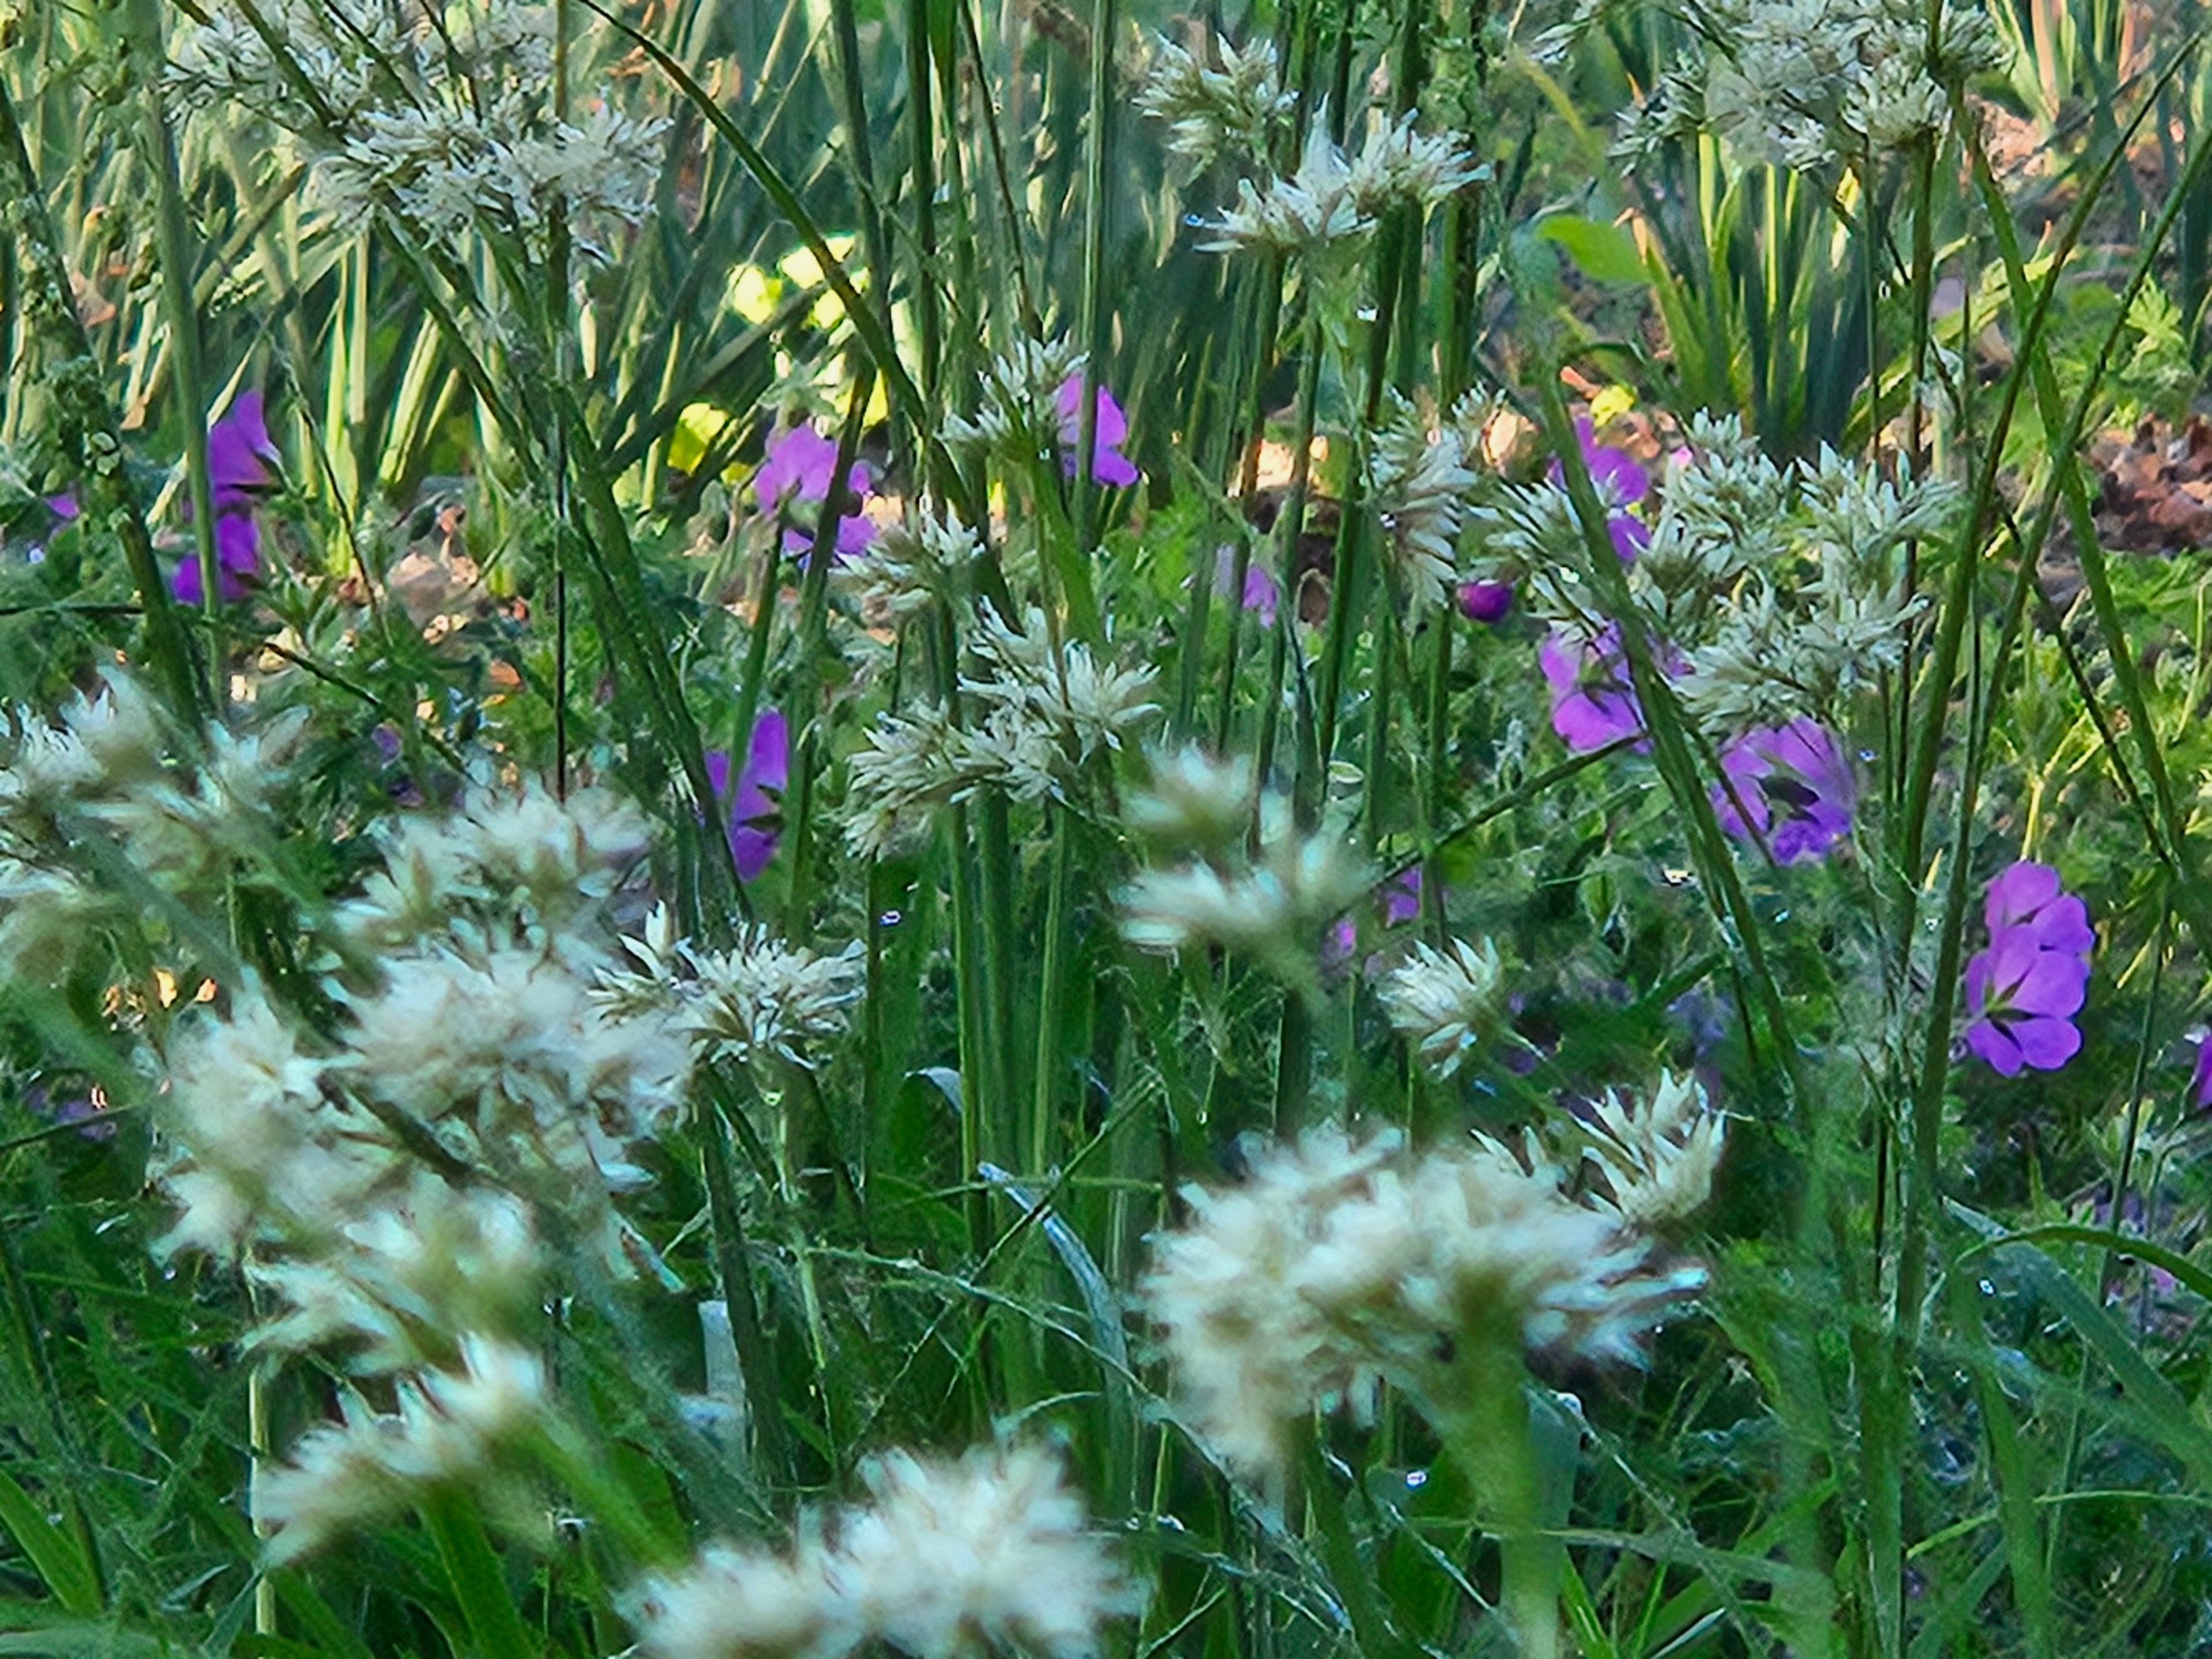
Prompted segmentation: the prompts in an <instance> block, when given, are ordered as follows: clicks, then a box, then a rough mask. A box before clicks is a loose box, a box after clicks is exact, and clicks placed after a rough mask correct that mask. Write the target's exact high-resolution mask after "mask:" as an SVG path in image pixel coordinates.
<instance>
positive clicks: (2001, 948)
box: [1966, 933, 2089, 1077]
mask: <svg viewBox="0 0 2212 1659" xmlns="http://www.w3.org/2000/svg"><path fill="white" fill-rule="evenodd" d="M2088 986H2089V963H2088V961H2087V958H2086V957H2079V956H2075V955H2074V954H2073V953H2072V952H2070V951H2045V950H2043V949H2040V948H2039V946H2038V945H2036V943H2035V941H2034V940H2033V939H2031V938H2029V937H2028V936H2027V934H2025V933H2004V934H2001V935H1998V936H1996V938H1993V939H1991V940H1990V948H1989V949H1988V950H1986V951H1982V952H1980V953H1979V954H1978V955H1977V956H1976V957H1974V958H1973V960H1972V961H1971V962H1969V963H1967V964H1966V1014H1967V1018H1968V1019H1969V1021H1970V1023H1969V1024H1968V1025H1967V1027H1966V1047H1967V1048H1970V1049H1972V1051H1973V1052H1974V1053H1975V1054H1978V1055H1979V1056H1980V1057H1981V1058H1982V1059H1984V1060H1987V1061H1988V1062H1989V1063H1990V1065H1991V1066H1994V1067H1995V1068H1996V1070H1997V1071H1998V1072H2000V1073H2003V1075H2005V1076H2006V1077H2015V1076H2017V1075H2018V1074H2019V1073H2020V1069H2021V1066H2033V1067H2034V1068H2035V1069H2036V1070H2037V1071H2039V1072H2055V1071H2057V1069H2058V1068H2059V1067H2060V1066H2063V1065H2064V1064H2065V1063H2066V1062H2067V1061H2068V1060H2071V1059H2073V1058H2074V1056H2075V1054H2078V1053H2080V1052H2081V1032H2080V1030H2077V1029H2076V1028H2075V1024H2074V1020H2073V1016H2074V1015H2075V1014H2076V1013H2079V1012H2081V1003H2082V1000H2083V998H2084V997H2085V996H2086V995H2087V992H2088Z"/></svg>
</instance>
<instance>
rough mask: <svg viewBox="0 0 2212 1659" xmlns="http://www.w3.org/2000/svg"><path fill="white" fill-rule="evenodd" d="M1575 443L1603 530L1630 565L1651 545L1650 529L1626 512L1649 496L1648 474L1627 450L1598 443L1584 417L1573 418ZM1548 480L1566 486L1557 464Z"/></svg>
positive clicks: (1562, 473) (1649, 476) (1563, 475)
mask: <svg viewBox="0 0 2212 1659" xmlns="http://www.w3.org/2000/svg"><path fill="white" fill-rule="evenodd" d="M1575 441H1576V442H1577V444H1578V445H1579V446H1580V447H1581V448H1582V452H1583V465H1584V466H1585V467H1586V468H1588V469H1589V476H1590V483H1592V484H1593V485H1595V487H1596V489H1597V495H1598V500H1600V501H1602V502H1604V503H1605V505H1606V507H1607V518H1606V523H1605V527H1606V532H1607V534H1608V535H1609V536H1611V537H1612V538H1613V551H1614V552H1615V553H1617V554H1619V555H1620V562H1622V563H1623V564H1632V563H1634V562H1635V561H1636V556H1637V555H1638V553H1641V552H1642V551H1643V550H1644V549H1645V548H1647V547H1649V546H1650V544H1651V526H1650V525H1648V524H1646V523H1644V520H1641V519H1639V518H1638V517H1637V516H1636V514H1635V513H1632V512H1630V511H1628V510H1627V509H1629V508H1630V507H1634V506H1636V505H1637V504H1638V502H1640V501H1643V500H1644V497H1645V496H1647V495H1650V493H1651V475H1650V473H1649V472H1646V471H1644V466H1643V464H1642V463H1641V462H1639V461H1638V459H1636V457H1634V456H1633V455H1632V454H1630V453H1628V452H1627V451H1626V450H1625V449H1615V448H1614V447H1613V446H1611V445H1610V444H1601V443H1600V442H1598V441H1597V428H1596V426H1595V424H1593V423H1592V422H1591V420H1590V418H1589V416H1587V415H1577V416H1576V417H1575ZM1551 478H1552V482H1553V483H1554V484H1558V485H1560V486H1561V487H1563V488H1564V487H1565V483H1566V471H1565V468H1563V467H1562V466H1561V465H1559V462H1557V461H1553V463H1552V471H1551Z"/></svg>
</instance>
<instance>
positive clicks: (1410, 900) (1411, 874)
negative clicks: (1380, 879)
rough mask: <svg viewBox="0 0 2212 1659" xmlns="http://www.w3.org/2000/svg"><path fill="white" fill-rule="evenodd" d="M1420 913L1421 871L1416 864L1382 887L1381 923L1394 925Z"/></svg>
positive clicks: (1411, 918) (1389, 925)
mask: <svg viewBox="0 0 2212 1659" xmlns="http://www.w3.org/2000/svg"><path fill="white" fill-rule="evenodd" d="M1420 914H1421V872H1420V867H1419V866H1418V865H1417V866H1414V867H1413V869H1411V870H1407V871H1404V872H1401V873H1400V874H1399V875H1398V876H1397V878H1395V879H1394V880H1393V881H1391V882H1390V883H1389V884H1388V885H1386V886H1385V887H1384V888H1383V926H1384V927H1397V926H1398V925H1399V924H1400V923H1401V922H1407V921H1413V918H1414V917H1416V916H1418V915H1420Z"/></svg>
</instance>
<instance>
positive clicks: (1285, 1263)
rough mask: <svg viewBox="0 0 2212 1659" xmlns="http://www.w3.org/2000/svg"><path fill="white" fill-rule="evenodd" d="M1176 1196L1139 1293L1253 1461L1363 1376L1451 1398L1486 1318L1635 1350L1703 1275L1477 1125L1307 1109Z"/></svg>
mask: <svg viewBox="0 0 2212 1659" xmlns="http://www.w3.org/2000/svg"><path fill="white" fill-rule="evenodd" d="M1185 1197H1186V1199H1187V1200H1188V1203H1189V1205H1190V1208H1191V1212H1192V1214H1191V1221H1190V1224H1189V1225H1188V1226H1187V1227H1186V1228H1185V1229H1183V1230H1182V1231H1178V1232H1173V1233H1170V1234H1168V1235H1166V1236H1165V1237H1164V1238H1162V1239H1161V1240H1160V1241H1159V1243H1158V1247H1157V1252H1156V1256H1155V1261H1154V1266H1153V1268H1152V1273H1151V1275H1150V1276H1149V1277H1148V1279H1146V1286H1145V1294H1146V1300H1147V1302H1148V1304H1149V1305H1150V1307H1151V1310H1152V1314H1153V1316H1155V1317H1156V1318H1157V1319H1158V1321H1159V1322H1160V1324H1161V1325H1162V1326H1163V1327H1164V1330H1165V1334H1166V1346H1167V1350H1168V1353H1169V1357H1170V1359H1171V1360H1172V1361H1173V1363H1174V1366H1175V1370H1176V1378H1177V1382H1178V1384H1179V1387H1180V1390H1181V1398H1182V1407H1183V1410H1184V1412H1185V1413H1186V1416H1187V1419H1188V1421H1189V1423H1190V1425H1191V1426H1192V1427H1193V1429H1194V1430H1195V1431H1196V1432H1197V1433H1198V1434H1199V1435H1200V1437H1201V1438H1203V1439H1204V1440H1205V1441H1206V1443H1208V1444H1209V1445H1211V1446H1212V1448H1213V1449H1215V1450H1216V1451H1217V1452H1218V1453H1219V1454H1220V1455H1222V1456H1223V1457H1224V1458H1225V1459H1226V1460H1227V1461H1228V1462H1230V1463H1231V1464H1232V1465H1233V1466H1235V1467H1237V1468H1239V1469H1242V1470H1243V1471H1246V1472H1247V1473H1250V1474H1261V1475H1266V1474H1271V1473H1273V1472H1274V1471H1275V1470H1277V1469H1279V1468H1280V1466H1281V1463H1282V1461H1283V1455H1284V1450H1285V1445H1284V1433H1285V1428H1286V1426H1287V1425H1289V1424H1291V1422H1293V1421H1295V1420H1296V1419H1298V1418H1299V1417H1301V1416H1303V1415H1304V1414H1305V1413H1308V1412H1310V1411H1311V1410H1312V1409H1313V1408H1314V1407H1315V1406H1316V1405H1317V1404H1320V1403H1322V1402H1324V1401H1327V1400H1328V1399H1329V1398H1330V1397H1332V1396H1334V1397H1338V1398H1348V1397H1353V1396H1356V1395H1358V1393H1359V1392H1360V1391H1361V1389H1363V1386H1364V1385H1366V1384H1367V1383H1369V1381H1370V1379H1372V1378H1374V1377H1376V1376H1387V1377H1389V1378H1390V1379H1392V1380H1393V1381H1395V1382H1397V1383H1401V1385H1402V1386H1404V1387H1406V1388H1407V1389H1409V1390H1410V1391H1411V1392H1412V1394H1413V1397H1414V1398H1415V1399H1416V1400H1417V1401H1424V1402H1425V1403H1430V1404H1434V1403H1437V1402H1438V1401H1449V1400H1450V1399H1452V1398H1453V1396H1454V1395H1455V1393H1456V1392H1458V1391H1459V1389H1460V1387H1461V1385H1460V1384H1459V1383H1458V1382H1457V1380H1456V1379H1455V1376H1454V1371H1453V1367H1454V1364H1455V1359H1456V1358H1458V1357H1459V1356H1461V1355H1462V1354H1465V1353H1467V1352H1469V1350H1470V1347H1471V1346H1472V1345H1474V1343H1477V1342H1479V1341H1480V1340H1482V1339H1483V1338H1484V1337H1485V1336H1486V1335H1487V1336H1488V1337H1489V1338H1490V1340H1498V1338H1499V1337H1500V1335H1501V1334H1504V1340H1508V1341H1511V1342H1514V1343H1516V1344H1521V1345H1525V1346H1527V1347H1528V1348H1531V1349H1546V1348H1553V1347H1559V1348H1568V1349H1571V1350H1573V1351H1575V1352H1580V1353H1583V1354H1585V1355H1588V1356H1589V1357H1591V1358H1612V1359H1630V1360H1632V1359H1634V1358H1637V1357H1638V1346H1637V1345H1638V1340H1639V1339H1640V1338H1641V1337H1642V1335H1643V1334H1644V1332H1645V1331H1646V1330H1648V1329H1649V1328H1650V1327H1651V1325H1652V1324H1653V1323H1655V1322H1656V1321H1657V1320H1658V1319H1659V1318H1660V1317H1661V1316H1662V1314H1663V1312H1664V1311H1665V1310H1666V1308H1667V1306H1668V1304H1669V1303H1670V1302H1671V1301H1673V1300H1674V1298H1676V1297H1680V1296H1681V1295H1682V1294H1684V1293H1686V1291H1691V1290H1692V1289H1694V1288H1696V1286H1697V1285H1699V1284H1701V1283H1702V1282H1703V1273H1702V1272H1701V1270H1699V1269H1698V1268H1697V1267H1692V1266H1680V1267H1672V1268H1662V1267H1658V1266H1656V1265H1655V1263H1654V1262H1653V1261H1652V1260H1651V1255H1650V1246H1649V1244H1648V1243H1646V1242H1645V1241H1644V1240H1643V1239H1641V1238H1639V1237H1637V1236H1636V1235H1635V1234H1634V1233H1632V1232H1631V1231H1627V1230H1626V1229H1625V1228H1624V1227H1623V1225H1622V1224H1621V1218H1620V1215H1619V1214H1617V1213H1608V1212H1605V1211H1602V1210H1600V1209H1595V1208H1592V1207H1589V1206H1585V1205H1582V1204H1577V1203H1576V1202H1573V1201H1572V1200H1570V1199H1569V1198H1567V1197H1566V1195H1565V1193H1564V1192H1563V1191H1562V1189H1561V1184H1560V1173H1559V1170H1555V1169H1553V1168H1551V1167H1549V1166H1547V1165H1539V1166H1538V1167H1536V1168H1534V1169H1533V1170H1532V1169H1529V1168H1528V1167H1525V1166H1524V1165H1523V1164H1522V1162H1521V1161H1520V1160H1519V1159H1517V1158H1515V1156H1514V1155H1513V1154H1512V1153H1511V1152H1509V1151H1507V1150H1506V1149H1505V1148H1504V1147H1503V1146H1498V1144H1497V1143H1495V1142H1493V1141H1489V1140H1485V1139H1480V1138H1477V1139H1474V1140H1472V1141H1470V1142H1468V1143H1465V1144H1462V1145H1461V1146H1455V1147H1452V1148H1449V1149H1445V1150H1439V1151H1436V1152H1430V1153H1427V1154H1426V1155H1425V1156H1420V1157H1414V1156H1412V1155H1410V1154H1408V1153H1407V1151H1406V1149H1405V1148H1404V1146H1403V1144H1402V1142H1401V1140H1400V1139H1399V1137H1398V1136H1397V1135H1396V1133H1395V1132H1389V1133H1383V1134H1382V1135H1379V1136H1377V1137H1376V1138H1375V1139H1371V1140H1368V1141H1365V1142H1364V1143H1360V1142H1354V1141H1352V1140H1351V1139H1347V1137H1346V1135H1345V1133H1343V1132H1342V1131H1341V1130H1340V1129H1336V1128H1333V1127H1330V1128H1320V1129H1316V1130H1312V1131H1310V1132H1309V1133H1307V1134H1306V1135H1305V1136H1304V1137H1303V1138H1302V1139H1300V1140H1299V1142H1298V1143H1297V1145H1296V1146H1279V1147H1276V1148H1274V1149H1273V1150H1271V1151H1269V1152H1264V1153H1262V1154H1261V1155H1260V1156H1259V1157H1257V1158H1255V1159H1254V1160H1253V1162H1252V1165H1251V1170H1250V1173H1249V1176H1248V1178H1247V1179H1246V1180H1245V1181H1244V1182H1243V1183H1242V1184H1241V1185H1238V1186H1234V1187H1229V1188H1219V1189H1215V1190H1206V1189H1204V1188H1188V1189H1186V1192H1185Z"/></svg>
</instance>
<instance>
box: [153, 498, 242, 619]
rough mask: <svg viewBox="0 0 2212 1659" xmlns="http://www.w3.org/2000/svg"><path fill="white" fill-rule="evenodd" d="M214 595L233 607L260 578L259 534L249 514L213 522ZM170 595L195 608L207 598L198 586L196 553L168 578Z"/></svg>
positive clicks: (224, 515) (204, 590) (232, 514)
mask: <svg viewBox="0 0 2212 1659" xmlns="http://www.w3.org/2000/svg"><path fill="white" fill-rule="evenodd" d="M215 562H216V592H217V593H218V594H220V595H221V596H222V601H223V603H224V604H225V605H235V604H237V603H238V602H239V601H240V599H244V598H245V597H246V594H248V593H249V592H252V590H253V589H254V588H255V587H257V586H259V585H260V579H261V532H260V531H259V530H258V529H257V528H256V527H255V526H254V522H253V515H252V513H224V514H223V515H222V517H221V518H219V519H217V520H216V521H215ZM169 592H171V593H173V594H174V595H175V596H176V599H177V603H178V604H179V605H197V604H199V603H200V602H201V601H202V599H204V597H205V595H206V589H205V588H204V587H203V586H201V585H200V561H199V555H198V554H197V552H191V553H187V554H185V556H184V559H183V561H182V562H180V563H179V565H178V566H177V568H176V572H175V574H173V575H172V576H171V577H170V578H169Z"/></svg>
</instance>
